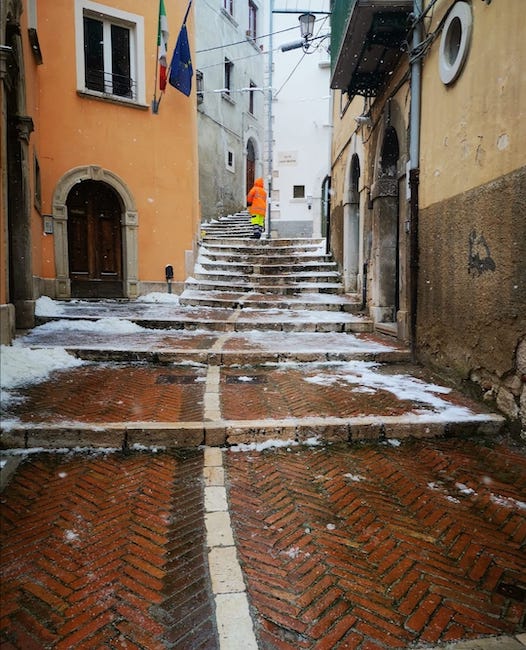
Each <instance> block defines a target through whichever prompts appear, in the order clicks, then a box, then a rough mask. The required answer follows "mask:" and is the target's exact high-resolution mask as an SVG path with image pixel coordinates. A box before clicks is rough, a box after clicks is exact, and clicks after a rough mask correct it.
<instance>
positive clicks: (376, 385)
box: [305, 361, 472, 444]
mask: <svg viewBox="0 0 526 650" xmlns="http://www.w3.org/2000/svg"><path fill="white" fill-rule="evenodd" d="M380 367H381V364H379V363H376V362H374V361H348V362H345V363H342V364H339V365H338V366H335V367H334V369H331V371H329V372H327V371H326V372H321V373H319V374H317V375H315V376H313V377H305V381H307V382H309V383H312V384H318V385H320V386H330V385H332V384H339V383H343V382H346V383H348V384H351V385H357V386H359V387H360V390H363V388H370V389H373V390H386V391H388V392H390V393H392V394H393V395H394V396H395V397H396V398H397V399H400V400H412V401H415V402H420V403H422V404H424V405H426V407H427V408H431V409H433V410H434V411H435V412H436V413H439V414H441V415H442V417H448V418H451V419H454V418H461V417H467V416H470V415H472V412H471V411H470V410H469V409H468V408H465V407H460V406H455V405H452V404H451V403H450V402H447V401H445V400H443V399H441V398H440V397H439V395H447V394H449V393H450V392H451V389H450V388H447V387H445V386H438V385H436V384H428V383H426V382H424V381H422V380H420V379H417V378H416V377H412V376H411V375H402V374H397V375H385V374H382V373H380V372H376V369H377V368H380ZM390 444H394V443H390Z"/></svg>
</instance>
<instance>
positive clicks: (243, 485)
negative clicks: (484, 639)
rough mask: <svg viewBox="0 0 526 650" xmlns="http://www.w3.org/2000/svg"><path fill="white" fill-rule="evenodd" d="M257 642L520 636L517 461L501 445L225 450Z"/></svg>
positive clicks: (288, 644)
mask: <svg viewBox="0 0 526 650" xmlns="http://www.w3.org/2000/svg"><path fill="white" fill-rule="evenodd" d="M226 468H227V475H228V477H229V497H230V502H231V516H232V521H233V524H234V530H235V535H236V539H237V544H238V552H239V555H240V562H241V566H242V568H243V570H244V572H245V575H246V580H247V587H248V592H249V600H250V602H251V605H252V607H253V609H254V612H255V619H256V630H257V634H258V636H259V639H260V648H262V649H265V650H276V649H279V650H298V649H299V648H309V649H310V648H313V649H314V648H316V649H317V650H318V649H319V650H329V649H333V648H334V649H336V648H356V649H358V648H359V649H360V650H364V649H367V650H373V649H375V650H379V649H380V648H405V647H408V646H409V645H412V644H414V643H426V644H435V643H437V642H446V641H453V640H457V639H469V638H475V637H480V636H484V635H495V634H510V633H514V632H517V631H524V629H525V626H526V602H525V601H526V597H525V596H526V555H525V543H526V458H525V456H524V454H523V453H520V452H514V451H511V450H510V449H508V448H506V447H502V446H500V445H498V444H495V445H493V446H492V445H489V446H486V445H485V444H484V443H481V442H474V441H459V440H456V441H452V440H451V441H450V440H445V441H437V440H434V441H429V442H428V441H419V442H415V443H404V444H403V445H402V446H400V447H395V446H391V445H388V444H386V445H376V446H358V447H353V448H351V449H349V447H347V446H330V447H324V448H319V449H316V448H314V449H311V450H309V451H305V450H301V451H298V450H295V449H288V450H282V451H279V452H276V451H274V452H270V453H267V452H249V453H244V454H240V453H233V452H229V453H227V454H226Z"/></svg>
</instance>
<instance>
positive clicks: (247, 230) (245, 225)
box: [201, 211, 252, 239]
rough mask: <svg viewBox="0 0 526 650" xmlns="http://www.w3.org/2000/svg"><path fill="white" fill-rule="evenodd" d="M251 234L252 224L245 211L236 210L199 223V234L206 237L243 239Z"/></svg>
mask: <svg viewBox="0 0 526 650" xmlns="http://www.w3.org/2000/svg"><path fill="white" fill-rule="evenodd" d="M251 235H252V224H251V223H250V215H249V213H248V212H247V211H244V212H236V213H235V214H229V215H226V216H224V217H219V218H218V219H210V220H209V221H204V222H203V223H202V224H201V236H202V237H203V238H204V237H206V238H207V239H224V238H228V239H244V238H246V237H250V236H251Z"/></svg>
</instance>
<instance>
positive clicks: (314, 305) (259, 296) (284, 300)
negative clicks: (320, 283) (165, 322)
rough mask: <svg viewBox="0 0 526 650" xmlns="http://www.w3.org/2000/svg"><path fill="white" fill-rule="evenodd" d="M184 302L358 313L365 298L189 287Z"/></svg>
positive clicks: (221, 305) (352, 295) (206, 304)
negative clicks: (287, 294) (211, 289)
mask: <svg viewBox="0 0 526 650" xmlns="http://www.w3.org/2000/svg"><path fill="white" fill-rule="evenodd" d="M179 302H180V304H182V305H189V306H195V307H205V306H206V307H224V308H229V309H247V308H250V309H287V310H290V309H292V310H294V309H308V310H311V311H323V310H326V311H346V312H349V313H354V314H357V313H359V311H360V309H361V298H360V297H359V296H358V295H357V294H344V295H339V294H333V293H317V294H308V293H303V294H292V295H289V296H280V295H279V294H269V293H267V294H263V293H258V292H256V291H254V292H250V293H243V292H228V291H215V292H213V291H197V290H193V289H186V290H185V291H183V293H182V294H181V296H180V297H179Z"/></svg>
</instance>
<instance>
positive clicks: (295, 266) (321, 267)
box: [199, 257, 338, 275]
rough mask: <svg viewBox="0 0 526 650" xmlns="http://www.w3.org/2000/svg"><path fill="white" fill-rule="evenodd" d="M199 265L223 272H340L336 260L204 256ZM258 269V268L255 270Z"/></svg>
mask: <svg viewBox="0 0 526 650" xmlns="http://www.w3.org/2000/svg"><path fill="white" fill-rule="evenodd" d="M199 267H202V268H203V269H206V270H211V271H215V270H218V271H222V272H225V273H226V272H235V273H248V274H252V273H255V272H257V273H262V274H263V275H274V274H277V275H279V274H282V273H296V272H300V273H301V272H318V273H322V272H325V271H335V272H338V265H337V264H336V263H335V262H330V261H326V262H318V261H316V260H314V261H307V262H302V261H299V262H298V263H291V264H249V263H246V262H226V261H223V260H208V258H206V257H204V258H203V257H202V258H201V260H200V262H199ZM255 269H256V270H255Z"/></svg>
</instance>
